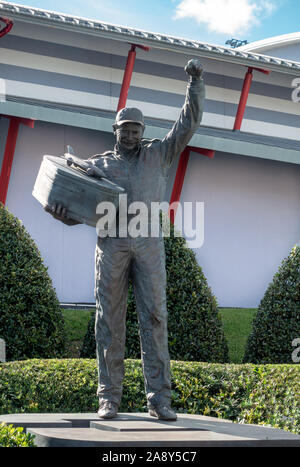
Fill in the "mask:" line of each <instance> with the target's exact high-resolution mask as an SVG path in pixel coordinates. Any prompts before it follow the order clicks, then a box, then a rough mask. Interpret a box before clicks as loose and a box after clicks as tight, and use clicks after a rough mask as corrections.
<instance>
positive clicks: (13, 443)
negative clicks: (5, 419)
mask: <svg viewBox="0 0 300 467" xmlns="http://www.w3.org/2000/svg"><path fill="white" fill-rule="evenodd" d="M0 447H1V448H32V447H35V444H34V435H31V434H30V433H28V434H26V433H24V429H23V428H22V427H18V428H16V427H14V425H6V424H5V423H1V424H0Z"/></svg>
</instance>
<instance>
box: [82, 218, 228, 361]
mask: <svg viewBox="0 0 300 467" xmlns="http://www.w3.org/2000/svg"><path fill="white" fill-rule="evenodd" d="M164 245H165V254H166V271H167V289H166V293H167V308H168V332H169V351H170V357H171V359H177V360H188V361H207V362H220V363H223V362H228V359H229V357H228V347H227V343H226V340H225V336H224V332H223V327H222V321H221V317H220V315H219V313H218V308H217V301H216V298H215V297H214V295H213V294H212V291H211V289H210V287H209V286H208V284H207V280H206V278H205V276H204V274H203V271H202V269H201V267H200V266H199V265H198V263H197V260H196V256H195V253H194V251H192V250H191V249H189V248H188V247H187V245H186V241H185V239H184V238H182V237H176V236H175V235H174V227H173V226H171V235H170V236H169V237H167V236H166V237H164ZM94 326H95V313H93V314H92V315H91V320H90V324H89V326H88V329H87V333H86V336H85V339H84V342H83V346H82V351H81V357H83V358H94V357H95V336H94ZM140 355H141V352H140V341H139V331H138V320H137V313H136V306H135V299H134V292H133V287H132V285H131V284H130V286H129V296H128V302H127V318H126V352H125V357H126V358H140Z"/></svg>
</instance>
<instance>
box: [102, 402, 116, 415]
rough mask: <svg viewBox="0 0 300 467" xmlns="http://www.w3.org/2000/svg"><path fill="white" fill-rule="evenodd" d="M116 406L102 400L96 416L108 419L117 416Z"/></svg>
mask: <svg viewBox="0 0 300 467" xmlns="http://www.w3.org/2000/svg"><path fill="white" fill-rule="evenodd" d="M117 413H118V406H117V405H116V404H114V403H113V402H110V401H104V402H102V403H101V404H100V407H99V410H98V416H99V417H100V418H105V419H110V418H114V417H116V416H117Z"/></svg>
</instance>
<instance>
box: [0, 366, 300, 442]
mask: <svg viewBox="0 0 300 467" xmlns="http://www.w3.org/2000/svg"><path fill="white" fill-rule="evenodd" d="M0 374H1V378H0V413H2V414H6V413H23V412H25V413H34V412H35V413H41V412H49V413H67V412H95V413H96V411H97V410H98V397H97V395H96V392H97V379H98V378H97V363H96V360H90V359H62V360H56V359H50V360H37V359H32V360H28V361H19V362H8V363H3V364H0ZM171 374H172V406H173V407H174V409H175V410H176V411H177V412H178V413H190V414H200V415H201V414H202V415H208V416H212V417H217V418H224V419H228V420H232V421H235V422H240V423H253V424H259V425H270V426H273V427H277V428H284V429H286V430H288V431H291V432H293V433H296V434H300V406H299V386H300V384H299V382H300V366H299V365H298V366H297V365H253V364H241V365H236V364H226V365H224V364H219V363H204V362H202V363H197V362H179V361H171ZM146 410H147V408H146V396H145V393H144V380H143V372H142V365H141V361H140V360H126V361H125V378H124V389H123V398H122V405H121V406H120V412H145V411H146Z"/></svg>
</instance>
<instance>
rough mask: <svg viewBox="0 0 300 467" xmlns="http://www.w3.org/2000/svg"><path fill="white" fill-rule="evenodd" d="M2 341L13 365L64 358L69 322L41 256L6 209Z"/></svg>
mask: <svg viewBox="0 0 300 467" xmlns="http://www.w3.org/2000/svg"><path fill="white" fill-rule="evenodd" d="M0 257H1V262H0V337H2V338H3V339H5V342H6V352H7V360H21V359H27V358H34V357H41V358H50V357H61V356H63V355H64V349H65V327H64V319H63V316H62V312H61V309H60V305H59V301H58V299H57V297H56V293H55V291H54V289H53V286H52V281H51V279H50V277H49V275H48V273H47V268H46V267H45V265H44V263H43V260H42V258H41V255H40V252H39V250H38V248H37V246H36V244H35V242H34V241H33V239H32V238H31V237H30V235H29V233H28V232H27V231H26V229H25V228H24V226H23V225H22V223H21V222H20V220H19V219H17V218H16V217H15V216H13V215H12V214H11V213H10V212H9V211H8V210H7V209H6V208H5V207H3V205H0Z"/></svg>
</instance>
